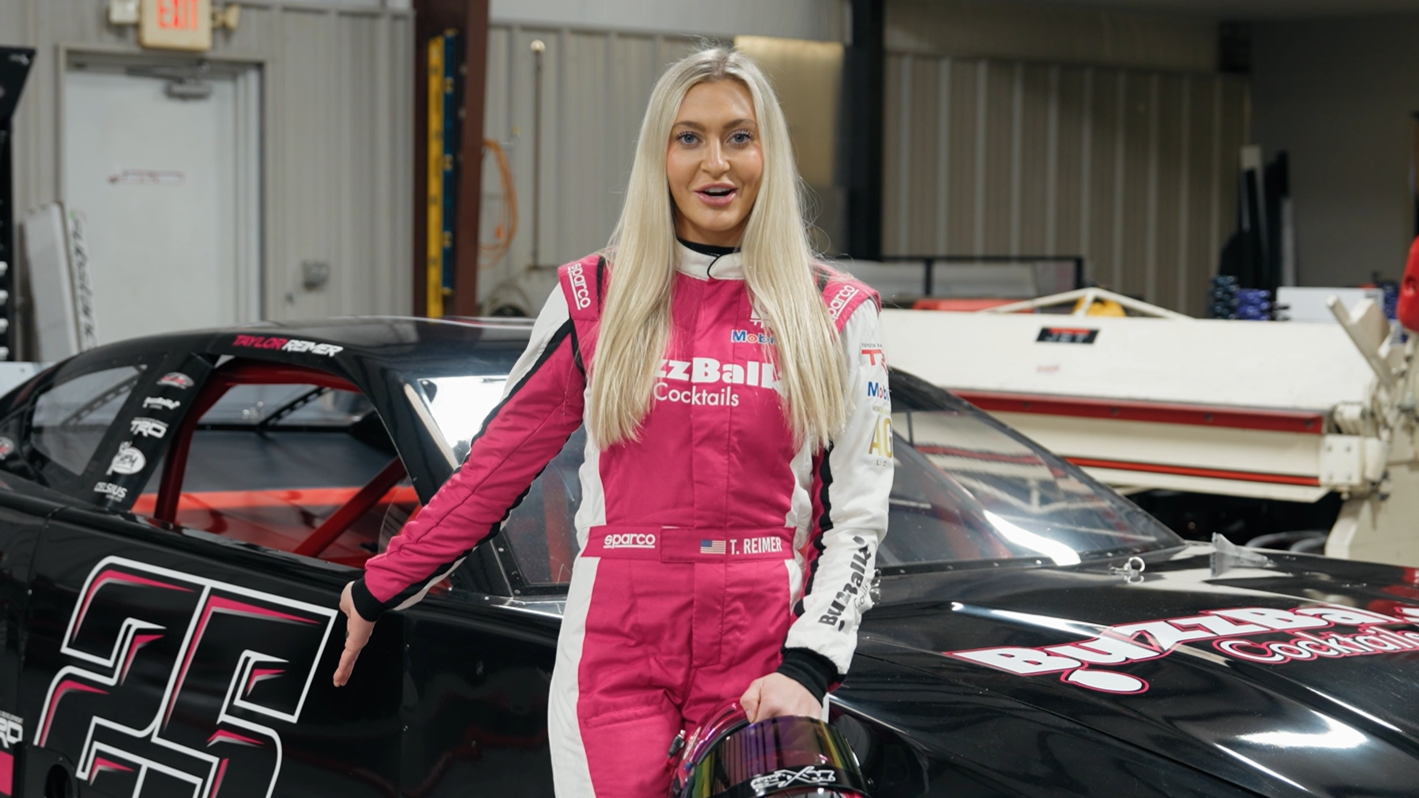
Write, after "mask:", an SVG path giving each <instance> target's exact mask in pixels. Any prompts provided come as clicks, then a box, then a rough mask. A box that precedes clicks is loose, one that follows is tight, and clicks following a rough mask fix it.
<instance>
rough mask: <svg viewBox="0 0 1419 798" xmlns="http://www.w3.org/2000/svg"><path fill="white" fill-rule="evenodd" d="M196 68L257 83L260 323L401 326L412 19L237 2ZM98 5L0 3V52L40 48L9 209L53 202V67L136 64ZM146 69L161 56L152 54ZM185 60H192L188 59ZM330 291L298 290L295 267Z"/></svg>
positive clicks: (130, 34) (46, 0) (125, 32)
mask: <svg viewBox="0 0 1419 798" xmlns="http://www.w3.org/2000/svg"><path fill="white" fill-rule="evenodd" d="M241 6H242V15H241V26H240V28H239V29H238V30H237V31H235V32H233V33H227V32H218V33H216V34H215V35H214V47H213V50H212V51H211V52H210V53H207V54H205V55H204V56H203V57H206V58H209V59H212V60H221V61H226V62H234V63H239V64H250V65H251V66H253V67H254V68H258V69H260V70H261V72H262V81H261V83H262V109H263V119H262V144H263V169H262V183H263V187H262V195H263V198H264V203H263V206H264V207H263V210H262V214H263V215H262V220H263V225H262V227H263V250H264V274H263V282H264V295H265V309H264V310H265V315H266V317H267V318H272V319H287V318H311V317H320V316H333V315H340V314H351V313H408V312H410V310H411V309H412V306H413V305H412V299H411V296H410V284H411V280H410V279H409V270H410V269H411V268H412V266H411V264H410V263H409V241H410V236H411V235H412V231H411V229H410V224H411V217H412V213H411V208H412V202H413V196H412V163H411V162H412V139H411V136H412V135H413V104H412V95H411V93H410V87H411V86H412V81H413V77H412V75H411V70H412V68H413V52H412V49H411V48H412V47H413V17H412V15H411V12H409V11H407V10H386V9H379V8H370V9H361V8H355V7H350V6H346V5H320V4H312V3H291V4H282V3H271V2H261V0H243V2H242V3H241ZM106 7H107V3H104V2H100V1H99V0H0V42H3V43H6V44H23V45H25V46H31V47H35V48H36V49H37V51H38V52H37V56H36V64H35V67H34V69H33V70H32V72H31V74H30V79H29V82H28V84H27V85H26V87H25V93H24V96H23V98H22V99H21V101H20V106H19V111H18V112H17V114H16V119H15V122H16V132H15V167H16V172H17V174H16V187H15V189H16V198H15V199H16V202H17V204H18V207H19V208H21V209H23V208H28V207H33V206H36V205H39V204H41V203H44V202H49V201H53V200H55V199H62V196H61V195H62V191H63V189H62V185H63V184H62V181H61V179H60V176H61V174H62V171H61V170H62V164H61V163H60V150H59V142H60V140H61V139H62V136H61V135H60V133H61V130H62V128H61V125H62V120H61V119H60V114H59V110H58V109H59V107H60V105H59V98H60V91H61V88H62V72H63V69H62V67H63V62H62V58H63V57H64V54H66V53H67V54H74V53H133V54H138V53H142V52H143V51H142V50H141V49H140V48H139V47H138V45H137V43H136V32H135V29H134V28H132V27H124V28H116V27H112V26H110V25H108V24H107V22H106V20H105V9H106ZM149 55H151V56H152V57H153V58H174V57H176V56H173V55H171V54H160V53H149ZM186 58H187V59H188V60H190V58H191V56H186ZM304 260H320V261H326V262H328V263H329V264H330V266H331V278H330V282H329V283H328V284H327V285H326V286H324V287H322V288H320V289H317V290H312V291H307V290H305V289H304V288H302V287H301V274H300V269H301V262H302V261H304Z"/></svg>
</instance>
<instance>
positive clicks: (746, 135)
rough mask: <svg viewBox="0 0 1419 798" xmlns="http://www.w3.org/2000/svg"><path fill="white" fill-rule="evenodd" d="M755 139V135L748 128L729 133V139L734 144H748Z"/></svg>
mask: <svg viewBox="0 0 1419 798" xmlns="http://www.w3.org/2000/svg"><path fill="white" fill-rule="evenodd" d="M753 140H754V135H753V134H752V133H750V132H749V131H747V130H738V131H735V132H734V133H731V134H730V135H729V141H730V143H732V144H741V145H742V144H748V143H749V142H751V141H753Z"/></svg>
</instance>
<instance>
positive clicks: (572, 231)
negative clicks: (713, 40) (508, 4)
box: [479, 25, 695, 311]
mask: <svg viewBox="0 0 1419 798" xmlns="http://www.w3.org/2000/svg"><path fill="white" fill-rule="evenodd" d="M534 40H538V41H541V42H543V43H544V44H545V45H546V50H545V52H544V53H543V54H542V70H543V72H542V139H541V151H542V166H541V180H540V183H541V185H540V201H539V204H540V207H541V214H542V215H541V219H540V224H539V235H538V247H537V249H538V252H537V260H538V263H537V264H536V265H538V266H548V265H553V266H554V265H556V264H560V263H565V262H567V261H570V260H573V259H575V258H579V257H581V256H583V255H586V254H587V253H589V252H594V251H595V250H597V249H600V248H601V247H603V246H605V245H606V239H607V237H608V236H609V235H610V234H611V229H612V228H613V227H614V226H615V224H616V220H617V218H618V217H619V216H620V213H621V197H622V194H623V193H624V192H625V189H626V181H627V180H628V179H629V177H630V172H631V160H632V158H633V156H634V154H635V144H636V136H637V134H638V133H639V132H640V123H641V117H642V115H644V113H645V106H646V103H647V102H648V101H649V99H650V90H651V87H652V86H653V85H654V84H655V80H656V78H658V77H659V76H660V73H661V72H662V71H664V69H665V67H666V65H668V64H670V63H671V62H673V61H675V60H677V59H679V58H681V57H682V56H684V55H685V54H687V53H689V52H690V51H691V50H692V49H693V48H694V46H695V41H694V40H692V39H689V38H687V37H681V36H661V35H653V34H641V33H622V32H615V31H588V30H574V29H568V28H543V27H523V26H518V25H495V26H493V27H492V28H491V30H490V31H489V33H488V95H487V110H486V117H485V121H484V130H485V133H484V135H485V136H486V137H488V138H491V139H495V140H497V141H498V142H499V143H501V144H502V145H503V147H504V148H505V149H506V150H507V155H508V160H509V162H510V164H511V167H512V172H513V175H514V180H515V185H516V187H517V204H518V217H519V229H518V233H517V236H516V238H515V239H514V240H513V245H512V249H511V251H510V252H509V253H508V254H507V256H506V257H504V258H503V259H502V261H500V262H499V263H497V264H496V265H494V266H492V267H491V268H488V269H486V270H485V271H484V272H483V274H482V279H481V280H480V281H479V294H480V297H481V298H483V299H485V300H486V299H487V298H488V297H490V296H491V295H492V294H493V293H494V292H496V293H497V294H498V298H497V299H495V300H494V303H495V304H496V303H498V302H500V301H515V302H516V303H518V304H521V305H523V306H525V307H527V308H529V309H530V310H532V311H535V310H537V309H538V308H540V307H541V303H542V300H543V299H544V298H545V296H546V294H547V292H548V291H550V290H551V288H552V286H553V284H554V283H555V280H556V278H555V274H554V273H553V272H552V271H551V270H537V271H534V272H531V273H527V272H525V269H526V267H527V266H528V265H529V264H531V262H532V261H531V259H532V228H533V198H534V190H533V180H532V174H533V159H534V132H533V125H534V105H533V103H534V97H535V95H536V68H537V67H536V63H537V62H536V58H535V56H534V54H533V51H532V42H533V41H534ZM483 175H484V180H483V186H484V193H483V203H484V210H483V221H484V230H483V234H482V238H483V240H484V241H489V240H492V238H493V230H492V224H493V223H494V222H495V220H496V216H497V214H496V213H495V212H494V207H495V205H496V203H498V202H500V201H501V200H502V192H501V187H500V183H499V180H498V175H497V172H496V168H495V167H494V165H493V161H492V159H491V158H489V159H488V160H487V162H486V163H485V164H484V167H483ZM519 291H521V292H522V294H521V295H519Z"/></svg>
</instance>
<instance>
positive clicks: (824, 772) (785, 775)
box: [749, 765, 838, 795]
mask: <svg viewBox="0 0 1419 798" xmlns="http://www.w3.org/2000/svg"><path fill="white" fill-rule="evenodd" d="M837 783H838V774H837V773H834V772H833V771H831V770H828V769H827V768H815V767H813V766H812V765H809V766H808V767H806V768H803V769H802V770H775V771H774V772H773V773H766V774H764V775H762V776H755V777H754V779H753V780H752V781H750V782H749V786H750V787H751V788H753V790H754V791H755V792H757V793H759V794H761V795H762V794H763V792H764V791H765V790H779V789H783V788H784V787H788V786H789V785H792V784H815V785H816V784H837Z"/></svg>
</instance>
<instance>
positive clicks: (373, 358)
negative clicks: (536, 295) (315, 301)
mask: <svg viewBox="0 0 1419 798" xmlns="http://www.w3.org/2000/svg"><path fill="white" fill-rule="evenodd" d="M531 330H532V320H530V319H515V318H467V317H459V318H453V319H427V318H417V317H412V316H344V317H336V318H328V319H315V320H305V321H280V322H259V323H254V324H244V325H238V326H232V327H219V328H212V329H206V330H193V331H184V332H176V333H164V334H160V335H150V336H144V337H140V338H130V339H127V340H124V341H117V342H114V343H112V344H108V345H106V346H103V347H100V348H99V350H98V351H102V352H105V353H107V354H111V355H115V356H122V355H124V354H128V353H135V354H136V353H147V352H154V351H165V352H172V351H187V352H208V353H214V354H235V355H254V356H259V357H261V359H264V360H278V361H279V360H285V361H289V362H296V363H307V364H311V363H312V360H311V356H310V354H309V353H308V351H307V352H296V353H293V354H290V356H287V353H286V352H283V351H281V350H280V348H279V347H272V348H267V349H255V348H252V349H247V350H246V351H243V347H242V345H241V344H240V343H238V342H239V341H241V340H249V339H250V338H255V339H261V340H264V341H266V342H272V339H288V340H294V341H302V342H310V343H313V344H328V345H332V346H335V347H339V354H340V355H342V357H341V358H340V359H341V360H346V359H347V358H350V357H353V358H354V359H357V360H360V361H363V362H365V363H366V364H370V365H375V366H382V367H388V368H391V369H393V370H396V371H407V370H409V369H411V368H414V369H422V368H432V369H435V370H438V369H439V366H440V364H442V365H444V366H446V365H447V364H448V363H449V362H450V360H456V359H458V358H459V356H460V355H464V356H466V355H467V354H469V353H471V352H472V351H473V350H474V349H482V350H486V349H488V348H489V347H492V348H498V349H516V350H517V351H518V352H520V351H521V350H522V349H523V348H524V347H526V345H527V340H528V337H529V335H530V333H531ZM241 336H247V337H249V338H248V339H242V338H241ZM514 357H515V355H514Z"/></svg>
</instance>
